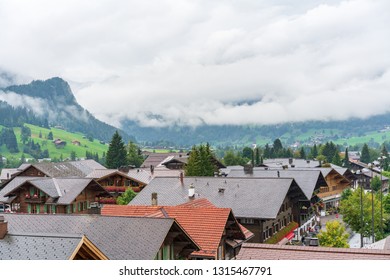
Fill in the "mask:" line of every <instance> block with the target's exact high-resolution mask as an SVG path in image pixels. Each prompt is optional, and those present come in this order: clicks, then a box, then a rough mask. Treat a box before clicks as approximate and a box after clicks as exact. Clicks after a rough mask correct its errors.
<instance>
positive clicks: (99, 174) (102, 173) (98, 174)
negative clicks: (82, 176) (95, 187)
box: [86, 169, 146, 184]
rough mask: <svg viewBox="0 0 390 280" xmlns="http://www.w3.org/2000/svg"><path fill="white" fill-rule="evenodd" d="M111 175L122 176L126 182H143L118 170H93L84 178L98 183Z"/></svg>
mask: <svg viewBox="0 0 390 280" xmlns="http://www.w3.org/2000/svg"><path fill="white" fill-rule="evenodd" d="M113 175H119V176H122V177H124V178H126V179H128V180H133V181H137V182H140V183H144V182H143V181H140V180H138V179H137V178H133V177H132V176H130V175H129V174H128V173H124V172H122V171H119V170H118V169H95V170H93V171H92V172H91V173H89V174H88V175H87V176H86V178H93V179H96V180H98V181H99V180H100V179H103V178H106V177H110V176H113ZM144 184H146V183H144Z"/></svg>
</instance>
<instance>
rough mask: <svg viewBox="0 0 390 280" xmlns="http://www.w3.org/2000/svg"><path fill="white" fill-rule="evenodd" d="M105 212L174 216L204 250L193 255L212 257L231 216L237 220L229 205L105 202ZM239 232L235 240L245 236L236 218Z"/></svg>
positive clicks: (129, 214)
mask: <svg viewBox="0 0 390 280" xmlns="http://www.w3.org/2000/svg"><path fill="white" fill-rule="evenodd" d="M102 215H109V216H148V217H162V218H164V217H166V218H167V217H170V218H175V219H176V221H177V222H178V223H179V224H180V225H181V226H182V227H183V228H184V230H185V231H186V232H187V233H188V234H189V235H190V236H191V237H192V238H193V239H194V241H195V242H196V243H197V244H199V246H200V247H201V250H199V251H196V252H193V253H192V254H191V255H192V256H203V257H211V258H214V257H215V256H216V254H217V251H218V246H219V244H220V242H221V238H222V235H223V232H224V230H225V227H230V226H228V225H227V222H228V219H229V216H230V219H234V217H233V216H231V215H232V213H231V209H229V208H216V207H215V206H212V207H199V206H198V205H196V206H192V205H189V204H186V205H178V206H143V205H105V206H104V207H103V209H102ZM236 231H237V232H238V236H236V237H235V238H234V239H240V238H241V239H242V241H243V240H245V239H246V237H245V234H244V233H243V230H242V229H241V228H240V227H239V226H238V222H237V221H236ZM240 235H241V236H240Z"/></svg>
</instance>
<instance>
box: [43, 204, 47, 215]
mask: <svg viewBox="0 0 390 280" xmlns="http://www.w3.org/2000/svg"><path fill="white" fill-rule="evenodd" d="M43 212H44V213H45V214H46V213H47V205H43Z"/></svg>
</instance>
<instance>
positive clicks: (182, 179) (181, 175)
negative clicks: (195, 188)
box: [180, 172, 184, 185]
mask: <svg viewBox="0 0 390 280" xmlns="http://www.w3.org/2000/svg"><path fill="white" fill-rule="evenodd" d="M180 183H181V184H182V185H184V173H183V172H180Z"/></svg>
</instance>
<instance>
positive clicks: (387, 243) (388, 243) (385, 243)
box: [364, 236, 390, 250]
mask: <svg viewBox="0 0 390 280" xmlns="http://www.w3.org/2000/svg"><path fill="white" fill-rule="evenodd" d="M364 248H367V249H377V250H390V236H387V237H386V238H383V239H381V240H379V241H377V242H375V243H372V244H368V245H365V246H364Z"/></svg>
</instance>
